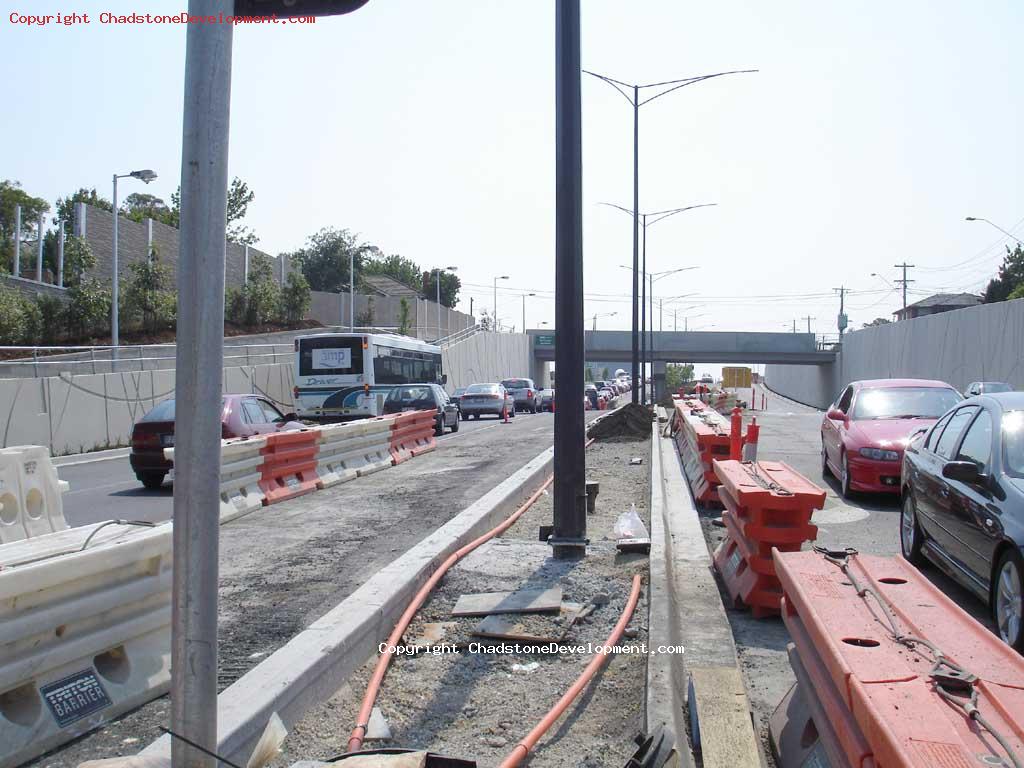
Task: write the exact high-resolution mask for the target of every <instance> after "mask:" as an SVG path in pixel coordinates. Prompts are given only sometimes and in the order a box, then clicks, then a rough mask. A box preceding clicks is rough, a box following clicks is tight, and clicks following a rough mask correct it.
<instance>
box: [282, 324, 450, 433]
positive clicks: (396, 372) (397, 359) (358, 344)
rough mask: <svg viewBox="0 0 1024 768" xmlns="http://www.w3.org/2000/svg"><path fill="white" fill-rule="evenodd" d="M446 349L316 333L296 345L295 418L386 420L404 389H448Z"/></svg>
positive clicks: (387, 337)
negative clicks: (387, 403) (390, 398)
mask: <svg viewBox="0 0 1024 768" xmlns="http://www.w3.org/2000/svg"><path fill="white" fill-rule="evenodd" d="M447 379H448V377H447V376H445V375H444V373H442V371H441V348H440V347H437V346H434V345H433V344H427V343H426V342H422V341H419V340H418V339H413V338H410V337H408V336H398V335H395V334H390V333H315V334H310V335H308V336H299V337H297V338H296V339H295V387H294V389H293V390H292V395H293V397H294V399H295V412H296V413H297V414H298V416H299V418H302V419H306V420H308V421H317V422H320V423H324V424H327V423H334V422H340V421H351V420H353V419H366V418H372V417H374V416H381V415H383V413H384V398H386V397H387V395H388V392H390V391H391V389H392V387H394V386H396V385H398V384H423V383H433V384H444V383H445V382H446V381H447Z"/></svg>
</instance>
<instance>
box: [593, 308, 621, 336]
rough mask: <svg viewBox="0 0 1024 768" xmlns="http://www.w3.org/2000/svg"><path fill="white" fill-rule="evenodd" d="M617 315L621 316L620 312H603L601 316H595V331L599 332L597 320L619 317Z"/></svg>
mask: <svg viewBox="0 0 1024 768" xmlns="http://www.w3.org/2000/svg"><path fill="white" fill-rule="evenodd" d="M617 314H619V313H618V312H602V313H600V314H596V315H594V330H595V331H596V330H597V318H599V317H615V315H617Z"/></svg>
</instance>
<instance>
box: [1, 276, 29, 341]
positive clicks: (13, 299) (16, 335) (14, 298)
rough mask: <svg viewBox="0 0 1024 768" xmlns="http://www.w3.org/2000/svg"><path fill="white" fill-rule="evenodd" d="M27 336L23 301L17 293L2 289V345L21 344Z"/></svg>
mask: <svg viewBox="0 0 1024 768" xmlns="http://www.w3.org/2000/svg"><path fill="white" fill-rule="evenodd" d="M24 335H25V315H24V313H23V311H22V299H21V296H20V295H19V294H18V293H17V292H16V291H11V290H8V289H7V288H0V345H3V346H12V345H15V344H20V343H21V340H22V338H23V337H24Z"/></svg>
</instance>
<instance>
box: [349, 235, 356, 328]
mask: <svg viewBox="0 0 1024 768" xmlns="http://www.w3.org/2000/svg"><path fill="white" fill-rule="evenodd" d="M348 332H349V333H355V332H356V252H355V250H354V249H351V248H350V249H349V252H348Z"/></svg>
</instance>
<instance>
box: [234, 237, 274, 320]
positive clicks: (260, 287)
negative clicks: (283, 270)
mask: <svg viewBox="0 0 1024 768" xmlns="http://www.w3.org/2000/svg"><path fill="white" fill-rule="evenodd" d="M243 293H244V295H245V324H246V325H248V326H249V327H250V328H251V327H254V326H257V325H262V324H264V323H266V322H269V321H270V320H272V319H274V318H275V317H277V316H278V312H279V309H280V303H281V289H280V287H279V286H278V284H277V281H276V280H274V265H273V264H272V263H271V261H270V257H269V256H267V255H266V254H263V253H259V252H258V251H257V252H256V253H255V254H253V256H252V258H251V259H250V261H249V280H248V281H247V282H246V284H245V288H244V289H243Z"/></svg>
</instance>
